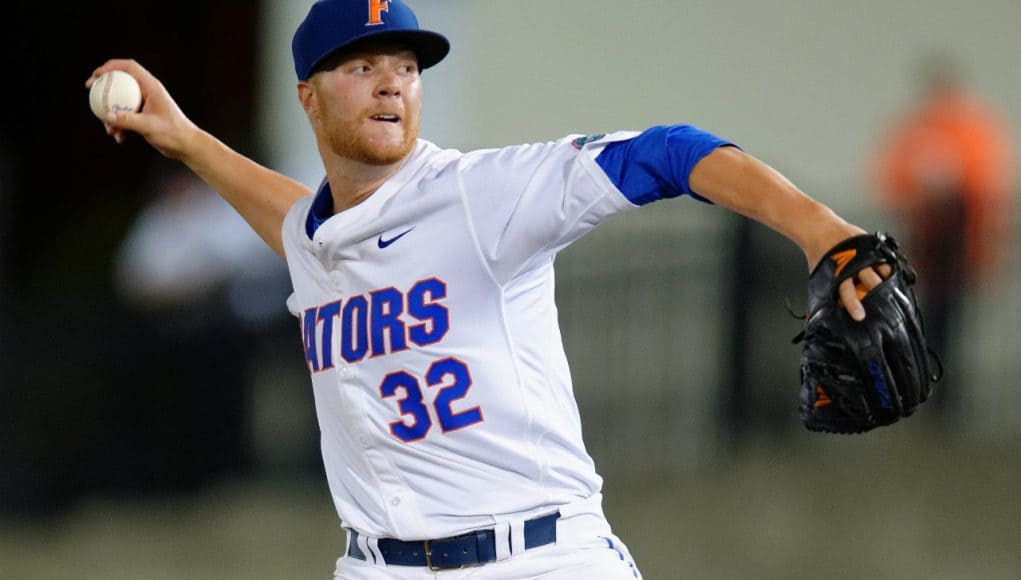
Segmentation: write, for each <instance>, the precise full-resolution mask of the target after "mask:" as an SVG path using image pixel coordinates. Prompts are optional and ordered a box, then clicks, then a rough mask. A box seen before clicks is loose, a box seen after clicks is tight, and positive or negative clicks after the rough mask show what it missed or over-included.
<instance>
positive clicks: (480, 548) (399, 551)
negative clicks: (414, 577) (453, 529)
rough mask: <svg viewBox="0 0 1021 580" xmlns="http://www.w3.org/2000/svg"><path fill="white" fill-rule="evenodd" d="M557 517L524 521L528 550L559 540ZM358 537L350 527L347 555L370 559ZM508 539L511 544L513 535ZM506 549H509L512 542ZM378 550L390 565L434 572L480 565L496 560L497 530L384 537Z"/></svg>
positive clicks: (558, 513)
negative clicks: (414, 537) (410, 538)
mask: <svg viewBox="0 0 1021 580" xmlns="http://www.w3.org/2000/svg"><path fill="white" fill-rule="evenodd" d="M558 519H560V512H557V513H554V514H550V515H548V516H543V517H541V518H535V519H534V520H528V521H527V522H525V549H526V550H528V549H531V548H536V547H538V546H545V545H546V544H552V543H553V542H556V541H557V520H558ZM358 536H359V534H358V532H356V531H354V530H351V540H350V545H349V546H348V550H347V555H348V556H351V557H352V558H357V559H359V560H366V561H371V560H370V558H367V557H366V556H365V553H364V552H362V550H361V548H359V547H358ZM507 542H508V544H509V543H510V538H508V539H507ZM507 549H508V551H510V546H509V545H508V547H507ZM379 551H380V553H381V554H382V555H383V561H384V562H386V563H387V565H390V566H426V567H428V568H429V569H430V570H434V571H435V570H448V569H451V568H464V567H466V566H479V565H482V564H485V563H487V562H492V561H494V560H496V533H495V532H494V531H493V530H492V529H486V530H477V531H474V532H468V533H467V534H461V535H460V536H452V537H450V538H442V539H439V540H417V541H413V542H405V541H403V540H394V539H392V538H381V539H380V540H379Z"/></svg>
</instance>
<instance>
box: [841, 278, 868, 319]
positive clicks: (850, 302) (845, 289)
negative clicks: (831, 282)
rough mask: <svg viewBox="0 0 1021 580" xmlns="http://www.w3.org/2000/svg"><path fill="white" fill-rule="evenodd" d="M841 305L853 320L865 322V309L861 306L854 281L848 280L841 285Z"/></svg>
mask: <svg viewBox="0 0 1021 580" xmlns="http://www.w3.org/2000/svg"><path fill="white" fill-rule="evenodd" d="M839 293H840V303H841V304H843V305H844V308H846V309H847V312H848V314H850V315H851V318H853V319H854V320H857V321H859V322H860V321H862V320H865V307H864V306H862V305H861V300H860V299H859V298H858V292H857V291H856V290H855V288H854V280H853V279H851V278H848V279H847V280H844V281H843V282H841V283H840V289H839Z"/></svg>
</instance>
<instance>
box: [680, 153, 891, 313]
mask: <svg viewBox="0 0 1021 580" xmlns="http://www.w3.org/2000/svg"><path fill="white" fill-rule="evenodd" d="M689 182H690V185H691V189H692V191H694V192H696V193H698V194H699V195H701V196H703V197H705V198H706V199H708V200H710V201H712V202H713V203H715V204H717V205H720V206H723V207H726V208H728V209H730V210H733V211H735V212H737V213H739V214H741V215H743V216H745V217H748V218H750V219H753V220H755V221H757V222H760V223H762V224H764V225H766V226H768V227H770V228H772V229H773V230H775V231H777V232H779V233H780V234H783V235H784V236H786V237H787V238H789V239H790V240H791V241H793V242H794V243H795V244H797V245H798V247H800V248H801V250H802V252H804V254H805V258H806V260H807V263H808V267H809V269H812V268H813V267H814V266H815V265H816V264H817V263H818V262H819V260H820V258H822V256H823V255H824V254H825V253H826V252H827V251H828V250H829V249H830V248H832V247H833V246H835V245H836V244H837V243H839V242H841V241H843V240H845V239H847V238H849V237H851V236H855V235H859V234H862V233H865V232H864V230H862V229H861V228H859V227H858V226H855V225H853V224H849V223H847V222H846V221H844V220H843V219H841V218H840V217H839V216H838V215H836V214H835V213H834V212H833V210H831V209H830V208H828V207H826V206H825V205H823V204H821V203H819V202H818V201H816V200H814V199H812V198H811V197H809V196H807V195H805V194H804V193H803V192H802V191H801V190H799V189H798V187H797V186H795V185H794V184H793V183H791V182H790V180H788V179H787V178H786V177H784V176H783V175H782V174H780V173H779V172H778V171H776V170H775V169H773V168H772V167H770V166H769V165H767V164H765V163H763V162H762V161H760V160H759V159H756V158H755V157H754V156H752V155H749V154H747V153H745V152H743V151H741V150H740V149H737V148H736V147H721V148H719V149H716V150H715V151H713V152H712V153H710V154H709V155H706V156H705V157H704V158H702V160H701V161H699V162H698V163H697V164H696V165H695V167H694V168H693V169H692V172H691V176H690V178H689ZM888 275H889V269H888V268H887V267H885V266H883V267H880V270H879V271H878V272H877V271H876V270H874V269H872V268H865V269H863V270H861V271H860V272H858V279H859V281H860V283H861V284H862V285H863V286H864V287H865V289H866V290H871V289H873V288H875V287H876V286H878V285H879V283H880V282H882V281H883V277H884V276H888ZM840 296H841V302H842V303H843V305H844V307H845V308H847V310H848V312H850V314H851V316H852V317H853V318H854V319H855V320H862V319H864V318H865V309H864V308H863V307H862V304H861V300H860V299H859V297H858V293H857V292H856V291H855V284H854V281H853V280H851V279H848V280H845V281H844V283H843V284H841V286H840Z"/></svg>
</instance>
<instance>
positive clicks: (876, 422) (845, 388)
mask: <svg viewBox="0 0 1021 580" xmlns="http://www.w3.org/2000/svg"><path fill="white" fill-rule="evenodd" d="M883 270H887V271H888V272H889V275H888V277H887V278H886V279H885V280H884V279H882V275H881V273H880V271H883ZM863 272H864V274H863ZM869 272H871V274H870V273H869ZM873 275H874V276H875V277H878V278H879V279H880V281H879V282H878V283H876V279H875V278H873ZM916 276H917V275H916V273H915V270H914V268H912V267H911V265H910V264H909V263H908V260H907V257H906V256H905V255H904V254H903V252H901V250H900V247H899V246H898V245H897V242H896V241H895V240H893V238H891V237H889V236H887V235H885V234H881V233H877V234H863V235H858V236H853V237H851V238H848V239H847V240H845V241H843V242H841V243H839V244H837V245H836V246H835V247H833V248H832V249H831V250H830V251H828V252H827V253H826V255H825V256H824V257H823V258H822V259H821V260H820V261H819V264H818V265H817V266H816V267H815V269H814V270H813V272H812V274H811V276H810V277H809V282H808V316H807V321H806V324H805V330H804V332H802V333H801V334H800V335H798V337H796V338H795V342H802V341H803V351H802V358H801V382H802V385H801V397H800V398H801V419H802V422H803V423H804V425H805V427H807V428H808V429H810V430H813V431H825V432H831V433H861V432H864V431H868V430H870V429H873V428H875V427H879V426H882V425H889V424H891V423H894V422H896V421H898V420H899V419H900V418H901V417H907V416H909V415H911V414H912V413H914V411H915V409H916V408H917V407H918V406H919V405H921V404H922V403H924V402H925V401H926V400H927V399H928V398H929V395H930V394H931V392H932V384H933V383H934V382H935V381H937V380H939V377H940V375H941V374H942V368H941V367H940V364H939V360H938V358H936V357H935V356H930V353H931V351H930V350H929V348H928V346H927V345H926V342H925V336H924V332H923V328H922V316H921V312H920V311H919V309H918V305H917V304H916V301H915V297H914V293H913V291H912V290H911V286H912V285H913V284H914V283H915V279H916ZM866 278H868V279H871V283H875V285H874V286H872V287H871V288H868V287H867V282H866V280H865V279H866ZM855 279H858V281H859V282H860V283H861V284H864V285H865V286H862V287H860V288H856V287H855ZM848 283H849V284H850V287H851V289H850V290H851V292H853V293H854V296H853V297H852V296H847V295H846V292H847V290H846V289H845V288H846V285H847V284H848ZM852 298H853V300H852ZM848 301H850V302H851V304H852V306H851V307H850V308H848V307H847V306H846V304H847V302H848ZM854 301H857V302H858V303H859V304H860V306H861V307H862V308H863V309H864V311H865V316H864V318H863V319H861V320H856V319H854V318H852V314H851V312H852V308H853V304H854Z"/></svg>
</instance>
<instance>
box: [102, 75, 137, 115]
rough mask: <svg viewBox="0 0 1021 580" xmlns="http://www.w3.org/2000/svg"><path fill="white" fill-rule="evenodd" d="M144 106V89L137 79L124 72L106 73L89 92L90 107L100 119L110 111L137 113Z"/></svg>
mask: <svg viewBox="0 0 1021 580" xmlns="http://www.w3.org/2000/svg"><path fill="white" fill-rule="evenodd" d="M141 104H142V89H141V88H140V87H139V86H138V81H136V80H135V77H133V76H131V75H129V74H128V73H126V72H124V71H119V70H114V71H110V72H108V73H104V74H103V75H102V76H100V77H99V78H98V79H96V82H95V83H93V84H92V89H91V90H89V106H90V107H92V112H93V113H94V114H95V115H96V116H97V117H99V118H100V119H105V118H106V113H107V112H108V111H131V112H135V111H137V110H138V108H139V107H140V106H141Z"/></svg>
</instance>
